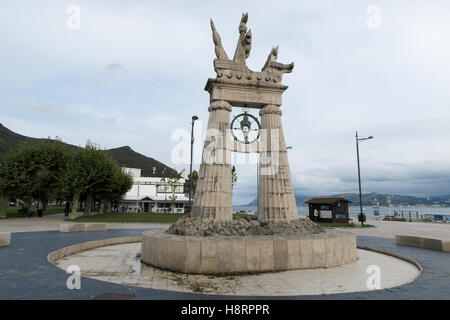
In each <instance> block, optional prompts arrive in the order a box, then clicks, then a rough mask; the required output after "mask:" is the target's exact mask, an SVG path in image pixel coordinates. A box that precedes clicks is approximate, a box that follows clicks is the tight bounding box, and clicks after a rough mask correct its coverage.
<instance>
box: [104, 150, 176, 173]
mask: <svg viewBox="0 0 450 320" xmlns="http://www.w3.org/2000/svg"><path fill="white" fill-rule="evenodd" d="M105 151H106V152H108V153H109V154H110V155H111V156H112V157H113V158H114V159H115V160H116V161H117V162H118V163H119V164H120V165H121V166H122V167H128V168H140V169H142V175H143V176H144V177H162V176H167V175H168V174H169V173H170V172H171V171H173V170H174V169H172V168H170V167H169V166H168V165H166V164H164V163H162V162H159V161H158V160H155V159H153V158H149V157H146V156H144V155H143V154H140V153H137V152H136V151H134V150H133V149H131V148H130V147H129V146H125V147H120V148H115V149H109V150H105ZM153 167H155V168H156V169H155V174H153ZM163 172H164V174H163Z"/></svg>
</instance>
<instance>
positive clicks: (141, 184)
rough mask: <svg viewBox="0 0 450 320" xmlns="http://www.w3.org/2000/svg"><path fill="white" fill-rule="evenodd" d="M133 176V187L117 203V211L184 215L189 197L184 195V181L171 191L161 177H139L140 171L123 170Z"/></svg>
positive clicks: (133, 169)
mask: <svg viewBox="0 0 450 320" xmlns="http://www.w3.org/2000/svg"><path fill="white" fill-rule="evenodd" d="M123 170H124V171H125V172H128V173H130V174H131V175H132V176H133V186H132V187H131V189H130V191H128V192H127V193H126V195H125V196H124V198H123V199H122V200H121V201H120V202H119V210H120V211H127V212H137V211H139V212H154V213H184V212H185V207H188V205H189V197H187V196H186V195H185V193H184V182H185V179H184V178H181V179H180V180H179V181H178V185H177V186H176V187H175V190H173V188H172V186H169V184H168V182H167V178H166V181H164V180H163V178H162V177H141V169H136V168H123Z"/></svg>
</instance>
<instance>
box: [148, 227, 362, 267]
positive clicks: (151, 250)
mask: <svg viewBox="0 0 450 320" xmlns="http://www.w3.org/2000/svg"><path fill="white" fill-rule="evenodd" d="M142 238H143V239H142V252H141V261H142V262H144V263H146V264H148V265H151V266H154V267H157V268H161V269H167V270H171V271H176V272H182V273H193V274H241V273H260V272H270V271H284V270H294V269H312V268H332V267H335V266H340V265H343V264H347V263H351V262H354V261H356V259H357V255H356V236H355V235H353V234H351V233H347V232H342V231H336V230H327V231H326V232H325V233H321V234H315V235H309V236H303V237H294V236H253V237H186V236H177V235H171V234H167V233H165V232H161V231H159V232H158V231H146V232H144V233H143V234H142Z"/></svg>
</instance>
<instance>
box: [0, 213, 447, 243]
mask: <svg viewBox="0 0 450 320" xmlns="http://www.w3.org/2000/svg"><path fill="white" fill-rule="evenodd" d="M78 215H79V216H81V215H83V213H82V212H79V213H78ZM66 218H67V217H65V216H64V214H63V213H57V214H51V215H46V216H44V217H42V218H39V217H31V218H13V219H3V220H0V232H32V231H51V230H58V231H59V227H60V225H61V224H63V223H68V222H67V221H64V219H66ZM367 224H372V225H374V226H375V228H345V229H343V230H345V231H350V232H353V233H354V234H356V235H358V236H370V237H382V238H395V235H396V234H403V235H413V236H420V237H428V238H436V239H443V240H450V224H440V223H426V222H395V221H367ZM169 226H170V224H167V223H118V222H115V223H108V224H107V228H108V229H148V228H158V229H167V228H168V227H169Z"/></svg>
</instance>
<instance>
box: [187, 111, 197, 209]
mask: <svg viewBox="0 0 450 320" xmlns="http://www.w3.org/2000/svg"><path fill="white" fill-rule="evenodd" d="M195 120H198V117H197V116H193V117H192V123H191V124H192V127H191V164H190V168H189V217H190V216H191V210H192V200H191V199H192V155H193V150H194V122H195Z"/></svg>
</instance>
